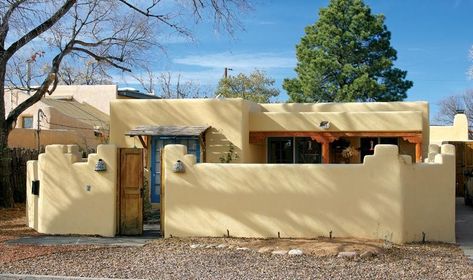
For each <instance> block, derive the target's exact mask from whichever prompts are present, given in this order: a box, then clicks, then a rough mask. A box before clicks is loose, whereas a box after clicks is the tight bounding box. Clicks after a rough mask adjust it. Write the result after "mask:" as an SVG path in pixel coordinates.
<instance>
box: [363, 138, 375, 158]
mask: <svg viewBox="0 0 473 280" xmlns="http://www.w3.org/2000/svg"><path fill="white" fill-rule="evenodd" d="M360 142H361V162H363V159H364V158H365V156H367V155H372V154H374V146H376V145H377V144H378V138H361V139H360Z"/></svg>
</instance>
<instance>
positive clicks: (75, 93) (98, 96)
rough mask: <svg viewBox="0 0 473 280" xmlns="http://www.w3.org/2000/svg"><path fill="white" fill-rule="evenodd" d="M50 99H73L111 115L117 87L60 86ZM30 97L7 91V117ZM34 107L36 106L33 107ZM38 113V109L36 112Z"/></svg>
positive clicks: (14, 91)
mask: <svg viewBox="0 0 473 280" xmlns="http://www.w3.org/2000/svg"><path fill="white" fill-rule="evenodd" d="M48 96H49V97H73V98H74V99H75V100H76V101H78V102H80V103H84V102H85V103H88V104H90V105H92V106H94V107H95V108H97V109H99V110H100V111H102V112H104V113H106V114H110V102H111V101H112V100H115V99H117V86H116V85H59V86H57V88H56V90H55V91H54V92H53V93H52V94H51V95H48ZM28 97H29V95H28V94H27V93H25V92H24V91H19V90H8V89H6V90H5V109H6V112H5V113H6V115H8V113H9V112H10V111H11V110H12V109H13V108H15V107H16V106H18V105H19V104H20V103H21V102H23V101H24V100H26V99H27V98H28ZM33 107H34V105H33ZM35 111H37V109H36V110H35Z"/></svg>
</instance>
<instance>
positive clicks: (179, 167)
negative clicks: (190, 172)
mask: <svg viewBox="0 0 473 280" xmlns="http://www.w3.org/2000/svg"><path fill="white" fill-rule="evenodd" d="M184 171H185V168H184V163H183V162H182V161H180V160H178V161H176V162H175V163H174V164H173V166H172V172H174V173H183V172H184Z"/></svg>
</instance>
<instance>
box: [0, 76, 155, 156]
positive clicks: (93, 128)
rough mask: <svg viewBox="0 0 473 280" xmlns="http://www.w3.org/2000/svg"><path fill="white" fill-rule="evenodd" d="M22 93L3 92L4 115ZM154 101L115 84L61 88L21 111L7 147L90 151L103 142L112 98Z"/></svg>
mask: <svg viewBox="0 0 473 280" xmlns="http://www.w3.org/2000/svg"><path fill="white" fill-rule="evenodd" d="M29 96H30V95H29V94H28V93H27V92H25V91H20V90H9V91H6V98H5V101H6V114H7V115H8V113H9V112H10V111H11V110H12V109H13V108H15V107H16V106H18V105H19V104H20V103H21V102H23V101H24V100H26V99H27V98H28V97H29ZM153 98H155V99H156V98H158V97H156V96H151V95H148V94H143V93H139V92H138V91H136V90H133V89H119V88H117V86H116V85H77V86H76V85H71V86H69V85H62V86H58V87H57V89H56V90H55V91H54V92H53V94H51V95H47V96H45V97H44V98H43V99H41V100H40V101H39V102H37V103H35V104H34V105H32V106H31V107H30V108H28V109H27V110H25V111H24V112H23V113H22V114H21V115H20V116H19V118H18V121H17V124H16V128H15V129H14V130H13V131H12V132H11V134H10V136H9V146H10V147H25V148H38V147H41V146H45V145H49V144H77V145H79V146H80V147H81V148H82V149H89V148H92V149H94V148H95V147H96V146H97V145H98V144H101V143H106V142H107V141H108V134H109V129H110V125H109V113H110V102H111V101H113V100H116V99H153Z"/></svg>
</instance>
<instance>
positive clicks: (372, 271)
mask: <svg viewBox="0 0 473 280" xmlns="http://www.w3.org/2000/svg"><path fill="white" fill-rule="evenodd" d="M33 235H38V233H37V232H35V231H34V230H32V229H29V228H28V227H27V226H26V217H25V207H24V205H19V206H18V207H17V208H15V209H0V274H1V273H15V274H36V275H56V276H66V275H67V276H83V277H112V278H143V279H473V265H471V263H470V261H469V260H468V259H467V258H466V257H465V255H464V254H463V252H462V251H461V249H460V248H458V246H456V245H454V244H437V243H427V244H407V245H403V246H398V245H393V244H388V243H385V242H382V241H372V240H360V239H341V238H334V239H329V238H317V239H313V240H305V239H277V238H276V239H264V240H263V239H246V238H168V239H156V240H153V241H151V242H150V243H149V244H147V245H145V246H143V247H105V246H102V247H98V246H84V245H82V246H78V245H56V246H31V245H11V244H6V243H5V242H6V241H7V240H11V239H16V238H20V237H23V236H33ZM219 245H220V247H219ZM291 249H300V250H302V251H303V255H300V256H289V255H287V254H284V255H274V254H273V253H272V252H273V251H279V250H284V251H287V250H291ZM344 251H345V252H353V251H354V252H357V253H358V254H362V253H364V252H367V251H369V252H371V253H372V254H370V256H368V257H366V258H363V257H359V258H358V257H357V258H354V259H352V258H350V259H347V258H339V257H337V254H338V253H339V252H344Z"/></svg>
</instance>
